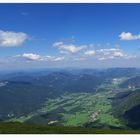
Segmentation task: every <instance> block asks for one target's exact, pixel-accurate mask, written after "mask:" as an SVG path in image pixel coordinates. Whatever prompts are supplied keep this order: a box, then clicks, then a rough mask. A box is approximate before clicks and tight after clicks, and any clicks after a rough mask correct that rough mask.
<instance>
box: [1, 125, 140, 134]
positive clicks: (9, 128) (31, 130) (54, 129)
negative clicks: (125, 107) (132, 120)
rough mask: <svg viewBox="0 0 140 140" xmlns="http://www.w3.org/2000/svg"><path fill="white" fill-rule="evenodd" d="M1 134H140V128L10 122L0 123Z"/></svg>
mask: <svg viewBox="0 0 140 140" xmlns="http://www.w3.org/2000/svg"><path fill="white" fill-rule="evenodd" d="M0 134H140V130H139V131H133V130H115V129H113V130H111V129H95V128H81V127H60V126H59V127H58V126H41V125H27V124H22V123H11V122H9V123H0Z"/></svg>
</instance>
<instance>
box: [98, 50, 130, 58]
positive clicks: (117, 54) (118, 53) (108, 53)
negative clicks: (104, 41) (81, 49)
mask: <svg viewBox="0 0 140 140" xmlns="http://www.w3.org/2000/svg"><path fill="white" fill-rule="evenodd" d="M97 57H98V60H107V59H116V58H128V57H130V56H129V55H127V54H125V53H124V52H123V51H122V50H121V49H118V48H110V49H100V50H97Z"/></svg>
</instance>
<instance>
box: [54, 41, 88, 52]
mask: <svg viewBox="0 0 140 140" xmlns="http://www.w3.org/2000/svg"><path fill="white" fill-rule="evenodd" d="M53 47H56V48H58V49H60V50H61V51H62V52H64V51H66V52H69V53H76V52H79V51H80V50H82V49H84V48H86V46H85V45H82V46H76V45H74V44H64V43H63V42H55V43H54V44H53Z"/></svg>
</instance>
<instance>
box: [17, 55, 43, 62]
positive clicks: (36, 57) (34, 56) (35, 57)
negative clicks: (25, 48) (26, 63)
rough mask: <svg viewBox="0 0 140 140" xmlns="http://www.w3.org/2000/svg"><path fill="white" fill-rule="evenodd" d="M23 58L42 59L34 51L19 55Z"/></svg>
mask: <svg viewBox="0 0 140 140" xmlns="http://www.w3.org/2000/svg"><path fill="white" fill-rule="evenodd" d="M19 56H20V57H22V58H25V59H28V60H33V61H37V60H40V59H41V56H40V55H38V54H34V53H24V54H22V55H19Z"/></svg>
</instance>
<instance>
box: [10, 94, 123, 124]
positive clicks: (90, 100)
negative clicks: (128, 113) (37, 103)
mask: <svg viewBox="0 0 140 140" xmlns="http://www.w3.org/2000/svg"><path fill="white" fill-rule="evenodd" d="M113 96H114V94H112V97H113ZM111 109H112V106H111V99H110V93H102V92H100V93H96V94H92V93H80V94H76V93H73V94H65V95H63V96H61V97H59V98H56V99H49V100H48V101H46V104H44V105H43V106H42V107H41V108H40V109H39V110H38V111H37V112H35V113H31V114H29V115H27V116H22V117H20V118H14V119H11V120H10V121H14V122H17V121H18V122H27V123H35V124H36V123H39V124H47V125H63V126H76V127H78V126H85V127H86V125H89V124H92V126H93V127H94V126H95V127H97V126H98V125H99V124H100V125H102V126H104V125H105V126H112V127H122V126H123V124H122V123H121V122H120V121H119V120H118V119H117V118H115V117H114V116H113V115H112V114H111ZM36 120H38V121H36Z"/></svg>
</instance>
